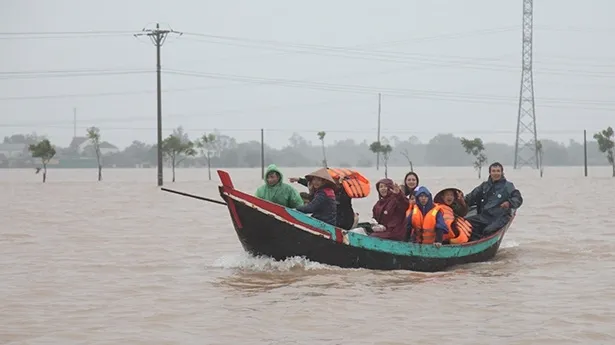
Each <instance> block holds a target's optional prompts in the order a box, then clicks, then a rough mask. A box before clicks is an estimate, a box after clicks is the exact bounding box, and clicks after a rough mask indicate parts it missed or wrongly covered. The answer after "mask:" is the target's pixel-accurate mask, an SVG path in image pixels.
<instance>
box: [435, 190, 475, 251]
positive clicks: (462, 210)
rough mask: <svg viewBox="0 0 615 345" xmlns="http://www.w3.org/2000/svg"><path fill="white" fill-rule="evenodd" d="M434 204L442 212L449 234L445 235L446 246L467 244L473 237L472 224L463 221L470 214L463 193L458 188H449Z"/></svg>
mask: <svg viewBox="0 0 615 345" xmlns="http://www.w3.org/2000/svg"><path fill="white" fill-rule="evenodd" d="M434 203H435V204H436V205H437V206H438V207H439V208H440V210H442V216H443V217H444V222H445V223H446V226H447V228H448V233H447V234H445V235H444V238H443V243H444V244H449V243H450V244H460V243H466V242H468V241H469V240H470V236H472V224H470V222H468V221H467V220H465V219H463V217H462V215H464V216H465V215H466V214H468V207H467V206H466V204H465V201H464V199H463V193H461V191H460V190H459V189H456V188H447V189H444V190H442V191H440V192H439V193H438V194H436V197H435V198H434Z"/></svg>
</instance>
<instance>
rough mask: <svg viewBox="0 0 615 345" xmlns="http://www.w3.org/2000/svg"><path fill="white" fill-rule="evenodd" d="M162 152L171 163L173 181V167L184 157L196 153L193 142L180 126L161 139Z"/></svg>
mask: <svg viewBox="0 0 615 345" xmlns="http://www.w3.org/2000/svg"><path fill="white" fill-rule="evenodd" d="M162 153H163V154H164V155H165V156H166V157H167V159H168V160H169V163H170V164H171V170H172V172H173V182H175V167H177V165H178V164H179V163H181V162H182V161H183V160H184V159H186V158H188V157H190V156H194V155H196V151H195V150H194V143H193V142H192V141H190V140H187V136H185V135H184V134H183V131H181V127H180V128H179V129H178V130H177V131H174V132H173V134H171V135H169V136H168V137H167V138H166V139H164V140H163V141H162Z"/></svg>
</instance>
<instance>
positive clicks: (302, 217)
mask: <svg viewBox="0 0 615 345" xmlns="http://www.w3.org/2000/svg"><path fill="white" fill-rule="evenodd" d="M284 209H285V210H286V212H287V213H288V214H289V215H291V216H292V217H293V218H295V219H296V220H297V221H299V222H301V223H305V224H307V225H311V226H313V227H315V228H318V229H321V230H324V231H326V232H328V233H329V234H331V239H332V240H333V241H335V240H337V236H336V232H335V227H334V226H333V225H331V224H327V223H325V222H323V221H321V220H318V219H316V218H313V217H311V216H308V215H307V214H305V213H303V212H299V211H297V210H295V209H292V208H288V207H284Z"/></svg>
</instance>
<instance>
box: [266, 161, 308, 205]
mask: <svg viewBox="0 0 615 345" xmlns="http://www.w3.org/2000/svg"><path fill="white" fill-rule="evenodd" d="M270 172H276V173H278V175H280V182H278V183H277V184H275V185H274V186H270V185H268V184H267V175H269V173H270ZM256 197H257V198H261V199H264V200H267V201H271V202H273V203H275V204H278V205H282V206H286V207H290V208H296V207H297V206H300V205H303V199H301V195H299V191H297V190H296V189H295V188H293V186H291V185H289V184H287V183H284V175H282V173H281V172H280V169H278V167H277V166H276V165H275V164H271V165H269V166H268V167H267V170H266V171H265V184H264V185H262V186H260V187H259V188H258V189H257V190H256Z"/></svg>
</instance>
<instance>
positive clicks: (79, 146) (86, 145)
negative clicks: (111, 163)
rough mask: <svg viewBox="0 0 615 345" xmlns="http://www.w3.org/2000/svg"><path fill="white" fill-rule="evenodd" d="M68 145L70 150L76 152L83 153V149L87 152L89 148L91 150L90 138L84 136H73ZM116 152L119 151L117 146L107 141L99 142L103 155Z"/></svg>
mask: <svg viewBox="0 0 615 345" xmlns="http://www.w3.org/2000/svg"><path fill="white" fill-rule="evenodd" d="M68 147H69V149H70V150H71V151H73V152H76V153H78V154H83V153H84V151H85V152H88V151H89V150H93V147H92V143H91V142H90V139H88V138H86V137H74V138H73V141H71V143H70V145H69V146H68ZM91 152H93V151H91ZM118 152H120V149H118V148H117V146H115V145H113V144H111V143H109V142H108V141H103V142H102V143H100V153H101V154H102V155H103V156H104V155H108V154H112V153H118Z"/></svg>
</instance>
